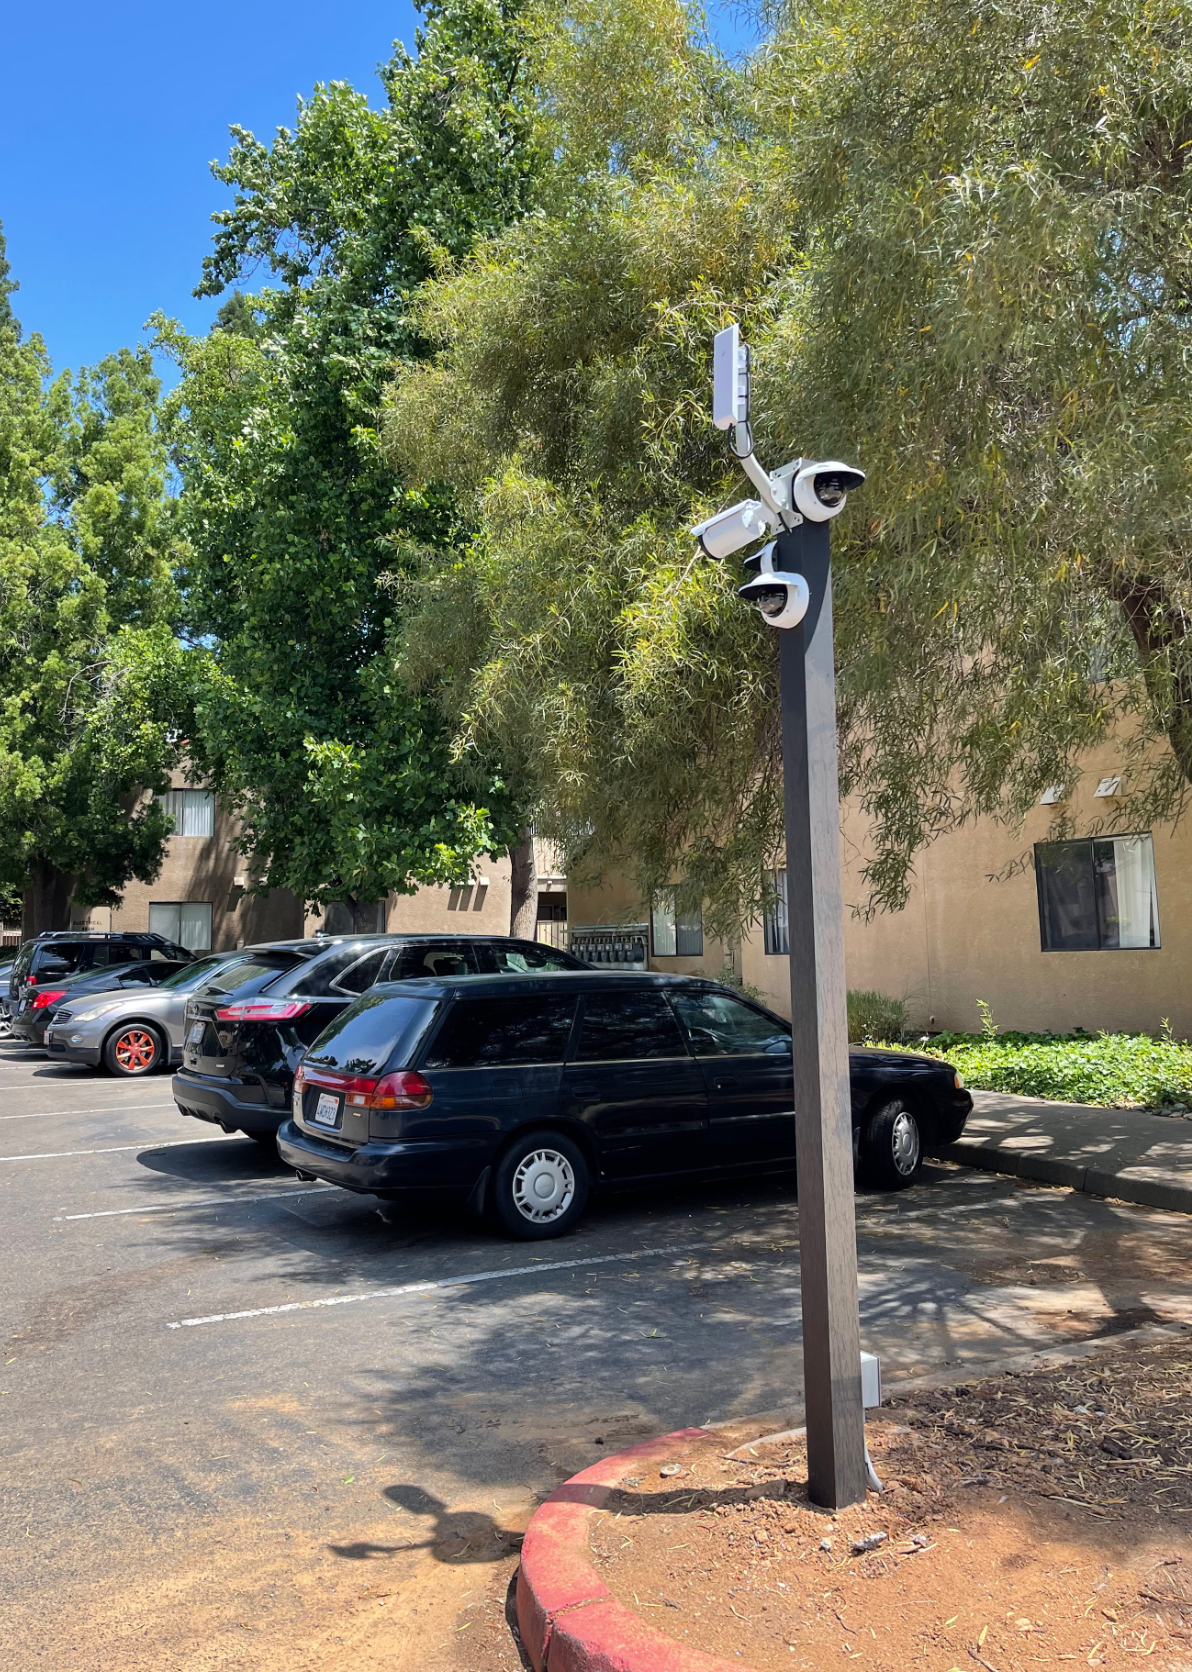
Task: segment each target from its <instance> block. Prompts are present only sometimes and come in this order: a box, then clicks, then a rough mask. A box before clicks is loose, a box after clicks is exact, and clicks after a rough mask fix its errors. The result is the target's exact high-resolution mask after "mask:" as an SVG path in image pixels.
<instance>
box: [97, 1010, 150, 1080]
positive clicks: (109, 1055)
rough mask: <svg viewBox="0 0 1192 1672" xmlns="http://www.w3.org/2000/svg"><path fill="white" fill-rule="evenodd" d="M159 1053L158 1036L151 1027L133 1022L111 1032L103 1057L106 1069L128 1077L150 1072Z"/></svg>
mask: <svg viewBox="0 0 1192 1672" xmlns="http://www.w3.org/2000/svg"><path fill="white" fill-rule="evenodd" d="M162 1054H163V1053H162V1048H161V1040H160V1039H159V1038H158V1036H157V1034H156V1032H155V1031H154V1030H153V1028H149V1027H146V1026H145V1025H144V1024H143V1023H141V1022H134V1023H132V1024H131V1025H130V1026H129V1027H126V1028H117V1030H116V1032H115V1033H114V1034H112V1036H111V1037H110V1038H109V1040H108V1042H107V1044H106V1045H105V1046H104V1053H103V1060H104V1062H105V1064H106V1065H107V1068H108V1072H109V1073H111V1074H118V1075H120V1076H122V1077H123V1078H125V1079H128V1078H134V1077H136V1076H137V1075H140V1074H152V1072H153V1070H154V1069H155V1068H157V1067H158V1065H159V1064H160V1062H161V1059H162Z"/></svg>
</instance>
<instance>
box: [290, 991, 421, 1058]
mask: <svg viewBox="0 0 1192 1672" xmlns="http://www.w3.org/2000/svg"><path fill="white" fill-rule="evenodd" d="M434 1013H435V1000H434V999H429V998H427V999H417V998H406V997H405V996H404V995H403V996H402V997H400V998H398V997H393V996H390V995H389V994H386V993H366V994H365V996H364V997H363V998H360V999H357V1000H356V1002H355V1004H350V1005H349V1006H348V1008H347V1009H346V1010H345V1011H344V1013H343V1015H342V1016H337V1017H336V1019H335V1021H334V1022H332V1024H331V1026H330V1027H328V1028H324V1029H323V1031H322V1033H321V1034H320V1035H319V1037H318V1038H317V1039H316V1040H315V1042H314V1044H313V1045H312V1046H311V1048H310V1050H309V1051H308V1052H307V1053H306V1059H305V1060H306V1061H307V1062H308V1063H309V1064H310V1066H311V1067H312V1068H325V1069H331V1070H332V1071H333V1072H336V1073H339V1074H381V1073H383V1072H384V1070H385V1067H386V1065H387V1064H389V1063H392V1066H393V1067H394V1068H401V1067H403V1066H404V1065H405V1064H406V1063H407V1062H408V1061H409V1059H410V1056H411V1054H412V1053H413V1050H414V1047H415V1045H416V1044H417V1043H418V1041H419V1039H421V1037H422V1035H423V1033H424V1032H425V1030H426V1028H427V1026H428V1025H429V1023H430V1019H431V1017H432V1016H433V1015H434Z"/></svg>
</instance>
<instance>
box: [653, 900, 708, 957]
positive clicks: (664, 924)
mask: <svg viewBox="0 0 1192 1672" xmlns="http://www.w3.org/2000/svg"><path fill="white" fill-rule="evenodd" d="M650 929H651V935H652V938H653V942H654V956H655V958H702V957H703V953H704V919H703V913H702V912H700V911H694V912H690V911H689V912H679V913H676V911H675V896H674V892H673V890H672V889H669V888H668V889H665V890H664V891H663V892H662V893H661V894H658V895H656V896H655V898H654V908H653V910H652V912H651V913H650Z"/></svg>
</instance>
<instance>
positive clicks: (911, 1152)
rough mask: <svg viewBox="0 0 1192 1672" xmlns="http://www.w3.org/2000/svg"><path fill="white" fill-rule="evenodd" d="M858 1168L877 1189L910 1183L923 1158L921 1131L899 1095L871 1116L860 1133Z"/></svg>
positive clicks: (902, 1186)
mask: <svg viewBox="0 0 1192 1672" xmlns="http://www.w3.org/2000/svg"><path fill="white" fill-rule="evenodd" d="M860 1159H861V1169H862V1174H863V1177H864V1179H865V1182H866V1183H867V1184H871V1185H874V1186H876V1188H877V1189H878V1190H905V1189H906V1188H907V1186H908V1185H911V1184H914V1182H915V1180H916V1178H917V1177H918V1175H919V1168H920V1166H921V1165H922V1161H923V1134H922V1132H921V1131H920V1129H919V1122H918V1120H917V1118H916V1117H915V1115H914V1114H913V1112H912V1111H911V1110H910V1109H908V1108H907V1106H906V1104H905V1103H904V1102H903V1101H902V1099H901V1098H900V1097H896V1098H894V1099H893V1101H892V1102H890V1103H885V1104H883V1105H882V1107H881V1108H880V1109H879V1110H878V1111H877V1113H876V1114H874V1115H871V1116H870V1117H869V1120H868V1121H867V1122H866V1125H865V1128H864V1131H863V1132H862V1134H861V1157H860Z"/></svg>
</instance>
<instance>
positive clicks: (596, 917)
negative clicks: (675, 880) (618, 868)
mask: <svg viewBox="0 0 1192 1672" xmlns="http://www.w3.org/2000/svg"><path fill="white" fill-rule="evenodd" d="M567 911H568V920H569V923H570V926H571V927H572V928H573V929H580V928H585V927H595V926H597V925H599V926H606V925H607V926H609V927H612V926H614V925H616V924H619V923H646V924H648V923H649V921H650V911H649V907H648V905H647V904H646V903H645V902H644V901H643V900H642V899H641V898H640V896H639V895H638V893H637V890H636V889H635V888H634V887H633V885H632V883H630V881H629V879H628V878H627V877H626V876H624V875H623V874H621V873H619V872H618V873H612V874H610V875H608V876H606V877H605V879H604V881H603V882H602V883H601V884H599V886H597V887H594V888H581V887H578V886H577V885H576V883H575V882H574V881H573V880H570V879H569V880H568V883H567ZM739 958H740V948H739V947H738V946H736V945H734V944H729V943H726V942H724V941H719V940H715V939H713V938H712V936H710V935H709V934H708V933H707V932H706V931H705V933H704V951H703V956H702V957H700V958H678V957H674V958H660V957H658V956H656V955H655V952H654V944H653V936H652V935H651V936H650V956H649V965H650V968H651V969H652V970H660V971H665V972H667V973H669V974H671V975H709V976H717V975H719V974H720V973H721V971H722V970H723V969H724V968H725V966H726V965H727V966H728V967H729V968H735V967H736V964H737V963H738V962H739Z"/></svg>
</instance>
